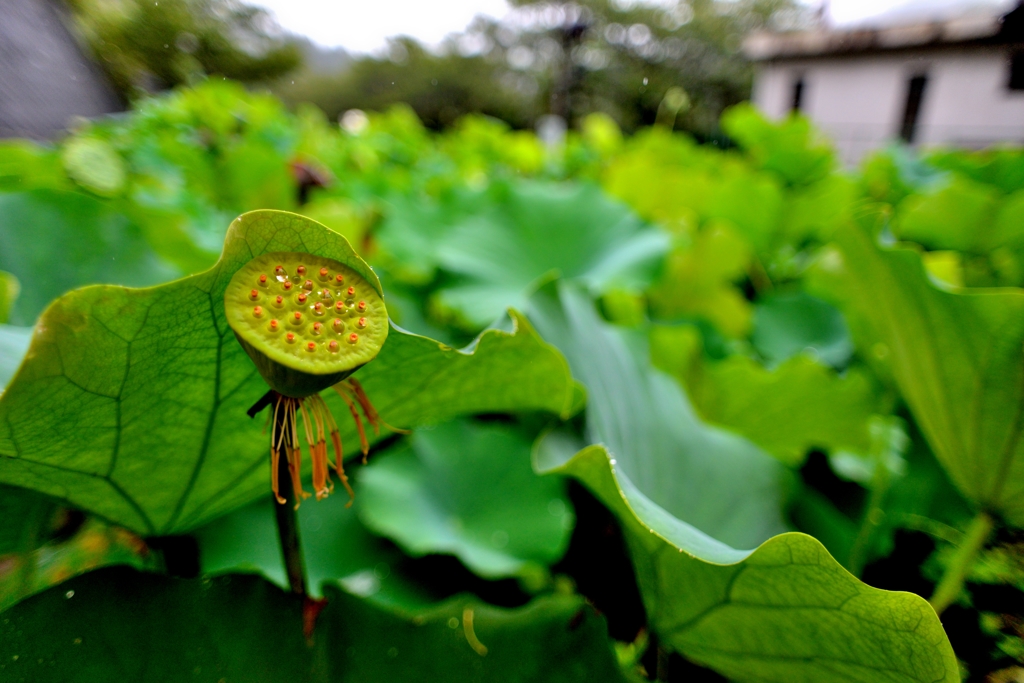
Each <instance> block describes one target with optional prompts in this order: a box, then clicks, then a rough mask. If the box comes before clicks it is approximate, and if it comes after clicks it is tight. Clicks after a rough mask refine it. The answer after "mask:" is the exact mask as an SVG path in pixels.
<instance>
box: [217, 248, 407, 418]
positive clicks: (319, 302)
mask: <svg viewBox="0 0 1024 683" xmlns="http://www.w3.org/2000/svg"><path fill="white" fill-rule="evenodd" d="M307 271H310V272H313V273H319V276H320V277H322V278H323V280H324V282H322V283H321V286H322V288H318V289H313V288H312V282H310V281H309V280H308V278H307V277H306V273H307ZM295 291H298V292H299V294H298V295H297V296H296V295H295V294H293V292H295ZM268 306H269V307H270V309H271V310H272V313H270V314H268V311H267V307H268ZM224 310H225V312H226V314H227V319H228V324H229V325H230V326H231V329H232V330H234V332H235V336H236V337H237V338H238V341H239V343H240V344H241V345H242V348H244V349H245V350H246V352H247V353H248V354H249V357H250V358H252V361H253V363H255V364H256V367H257V368H258V369H259V371H260V374H261V375H262V376H263V379H264V380H266V382H267V384H269V385H270V387H271V388H272V389H274V390H275V391H277V392H278V393H280V394H282V395H284V396H291V397H293V398H302V397H304V396H309V395H312V394H315V393H317V392H319V391H322V390H323V389H326V388H327V387H329V386H332V385H334V384H337V383H338V382H340V381H341V380H343V379H345V378H346V377H348V376H349V375H351V374H352V373H353V372H355V371H356V370H358V369H359V368H360V367H362V366H363V365H365V364H366V363H368V362H369V361H371V360H373V359H374V358H375V357H376V356H377V353H378V352H379V351H380V348H381V346H382V345H383V344H384V340H385V339H386V338H387V335H388V314H387V309H386V308H385V307H384V300H383V299H382V298H381V296H380V295H379V294H378V293H377V291H376V290H375V289H374V288H373V287H372V286H371V285H370V284H369V283H368V282H367V281H366V280H364V279H363V277H362V276H361V275H360V274H359V273H357V272H356V271H354V270H352V269H351V268H349V267H348V266H346V265H344V264H341V263H338V262H337V261H334V260H331V259H327V258H323V257H321V256H313V255H312V254H302V253H298V252H276V253H271V254H263V255H262V256H257V257H256V258H254V259H253V260H252V261H249V263H247V264H245V265H244V266H243V267H242V268H241V269H240V270H239V271H238V272H236V273H235V274H234V276H233V277H232V278H231V282H230V283H229V284H228V288H227V291H226V292H225V293H224ZM328 311H330V312H332V313H334V314H335V316H337V317H334V318H331V319H330V324H329V325H328V324H324V322H322V320H323V318H324V314H325V313H326V312H328ZM268 319H269V320H268Z"/></svg>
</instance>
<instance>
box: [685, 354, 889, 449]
mask: <svg viewBox="0 0 1024 683" xmlns="http://www.w3.org/2000/svg"><path fill="white" fill-rule="evenodd" d="M690 396H691V397H692V399H693V401H694V403H695V404H696V405H697V409H698V410H699V411H700V413H701V415H703V416H704V418H705V419H706V420H708V421H709V422H712V423H714V424H717V425H721V426H723V427H726V428H728V429H732V430H734V431H736V432H738V433H739V434H741V435H743V436H745V437H746V438H748V439H750V440H751V441H753V442H754V443H756V444H757V445H758V446H760V447H761V448H763V449H765V450H766V451H768V452H769V453H771V454H772V455H774V456H775V457H776V458H778V459H779V460H781V461H782V462H784V463H786V464H787V465H789V466H791V467H792V466H799V465H800V463H802V462H803V460H804V457H805V456H806V455H807V453H808V452H809V451H810V450H811V449H813V448H820V449H822V450H825V451H832V452H835V451H839V450H843V449H847V450H853V451H857V452H860V453H867V451H868V450H869V448H870V446H871V440H870V434H869V424H868V423H869V421H870V419H871V416H872V415H873V414H874V413H875V412H876V411H877V410H878V408H879V406H878V400H877V398H876V396H875V392H874V389H873V387H872V386H871V383H870V381H869V380H868V378H867V376H865V374H864V373H863V372H855V371H850V372H848V373H846V375H845V376H844V377H839V376H838V375H836V374H835V373H834V372H833V371H832V370H831V369H829V368H827V367H825V366H823V365H821V364H819V363H817V362H815V361H814V360H812V359H810V358H808V357H806V356H795V357H793V358H790V359H789V360H788V361H785V362H784V363H782V364H781V365H779V366H778V367H777V368H775V369H774V370H767V369H765V368H764V367H762V366H761V365H760V364H758V363H757V362H756V361H754V360H753V359H750V358H746V357H743V356H732V357H730V358H727V359H725V360H722V361H718V362H714V363H706V364H705V366H704V369H703V372H702V373H701V379H700V381H699V382H698V383H696V386H692V387H691V392H690Z"/></svg>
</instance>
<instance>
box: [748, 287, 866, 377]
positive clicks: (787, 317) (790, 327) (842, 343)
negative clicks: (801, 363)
mask: <svg viewBox="0 0 1024 683" xmlns="http://www.w3.org/2000/svg"><path fill="white" fill-rule="evenodd" d="M750 341H751V343H752V344H753V345H754V348H755V349H757V352H758V353H760V354H761V356H762V357H763V358H764V359H765V361H766V362H767V364H768V365H769V366H774V365H778V364H779V363H782V362H784V361H786V360H787V359H789V358H792V357H793V356H795V355H797V354H798V353H801V352H803V353H809V354H811V355H812V356H814V357H815V358H817V359H819V360H820V361H821V362H823V363H825V364H826V365H831V366H833V367H843V366H845V365H846V363H847V362H848V361H849V360H850V356H851V355H852V354H853V343H852V342H851V341H850V333H849V331H848V330H847V327H846V322H845V321H844V320H843V314H842V313H840V312H839V310H838V309H836V308H835V307H834V306H832V305H830V304H828V303H827V302H825V301H822V300H821V299H817V298H815V297H813V296H810V295H808V294H805V293H803V292H796V293H787V294H775V295H770V296H766V297H764V298H762V299H759V300H758V302H757V304H756V305H755V306H754V330H753V332H752V333H751V336H750Z"/></svg>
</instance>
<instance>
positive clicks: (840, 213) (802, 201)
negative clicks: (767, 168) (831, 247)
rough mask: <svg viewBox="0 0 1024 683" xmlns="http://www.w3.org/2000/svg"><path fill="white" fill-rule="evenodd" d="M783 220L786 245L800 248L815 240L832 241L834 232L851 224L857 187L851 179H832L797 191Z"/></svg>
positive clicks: (789, 199)
mask: <svg viewBox="0 0 1024 683" xmlns="http://www.w3.org/2000/svg"><path fill="white" fill-rule="evenodd" d="M787 199H788V201H787V203H786V210H785V211H784V212H783V217H782V232H783V235H784V237H785V240H786V243H787V244H788V245H792V246H794V247H800V246H801V245H802V244H803V243H804V242H805V241H808V240H812V239H819V240H828V239H831V236H832V232H833V231H834V230H835V229H836V227H838V226H839V225H841V224H842V223H843V222H844V221H846V220H849V218H850V215H851V213H852V212H853V209H854V207H855V205H856V201H857V186H856V184H855V183H854V182H853V181H852V180H850V179H849V178H847V177H845V176H841V175H830V176H827V177H825V178H822V179H821V180H819V181H817V182H815V183H813V184H811V185H809V186H807V187H805V188H800V189H796V190H793V191H792V192H791V193H790V195H789V197H788V198H787Z"/></svg>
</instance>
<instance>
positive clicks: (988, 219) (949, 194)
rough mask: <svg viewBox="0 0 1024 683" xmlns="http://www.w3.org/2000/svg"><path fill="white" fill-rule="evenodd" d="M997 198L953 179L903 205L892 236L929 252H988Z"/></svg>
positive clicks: (977, 186) (992, 192)
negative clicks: (953, 250)
mask: <svg viewBox="0 0 1024 683" xmlns="http://www.w3.org/2000/svg"><path fill="white" fill-rule="evenodd" d="M997 196H998V195H997V193H996V191H995V190H994V189H992V188H990V187H986V186H984V185H981V184H979V183H975V182H973V181H970V180H968V179H966V178H962V177H959V176H953V177H952V178H951V179H950V180H949V182H947V183H945V184H943V185H941V186H939V187H937V188H935V189H932V190H929V191H928V192H923V193H920V194H913V195H911V196H909V197H907V198H906V199H904V200H903V201H902V202H900V205H899V207H898V208H897V211H896V216H895V218H894V220H893V226H892V229H893V233H894V234H895V235H896V236H897V237H899V238H900V239H905V240H912V241H914V242H918V243H920V244H923V245H924V246H926V247H928V248H929V249H956V250H958V251H966V252H978V251H984V250H987V249H988V248H990V247H989V245H990V243H991V241H992V219H993V218H994V215H993V214H994V212H995V208H996V199H997Z"/></svg>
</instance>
